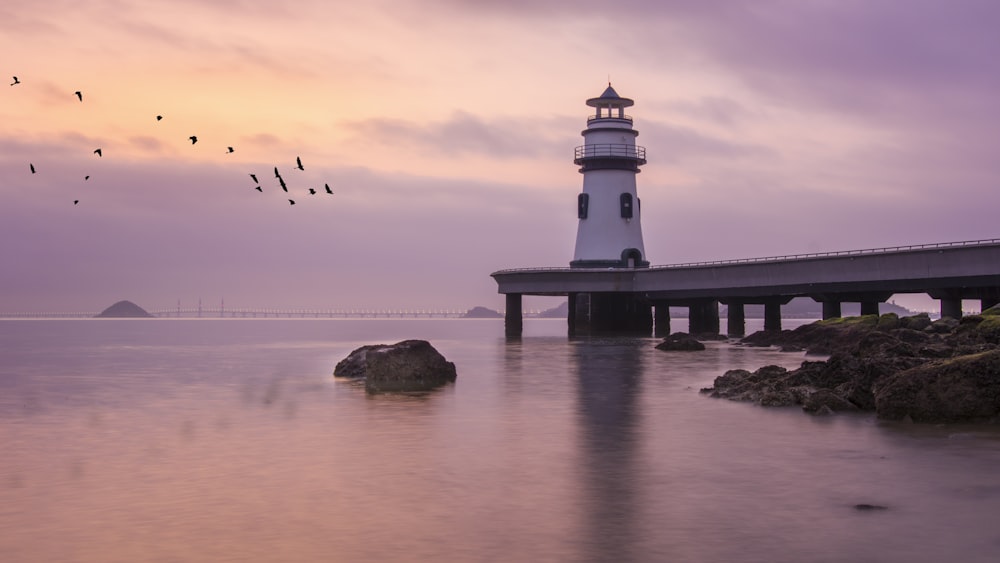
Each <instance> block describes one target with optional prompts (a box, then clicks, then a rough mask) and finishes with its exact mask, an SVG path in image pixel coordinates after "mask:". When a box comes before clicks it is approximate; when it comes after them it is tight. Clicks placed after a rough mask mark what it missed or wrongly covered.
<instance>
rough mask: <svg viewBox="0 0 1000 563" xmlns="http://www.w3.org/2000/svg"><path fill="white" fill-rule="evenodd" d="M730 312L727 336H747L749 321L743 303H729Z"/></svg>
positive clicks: (727, 316)
mask: <svg viewBox="0 0 1000 563" xmlns="http://www.w3.org/2000/svg"><path fill="white" fill-rule="evenodd" d="M727 306H728V308H729V312H728V313H727V314H726V334H727V335H728V336H732V337H737V336H746V334H747V319H746V312H745V310H744V308H743V302H742V301H730V302H729V303H727Z"/></svg>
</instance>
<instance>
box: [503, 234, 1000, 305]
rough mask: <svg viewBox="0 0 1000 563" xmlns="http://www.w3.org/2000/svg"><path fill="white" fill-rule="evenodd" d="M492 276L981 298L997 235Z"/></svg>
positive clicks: (530, 282)
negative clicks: (746, 257) (919, 243)
mask: <svg viewBox="0 0 1000 563" xmlns="http://www.w3.org/2000/svg"><path fill="white" fill-rule="evenodd" d="M492 277H493V278H494V279H495V280H496V282H497V284H498V291H499V293H502V294H523V295H569V294H571V293H604V292H609V293H617V292H624V293H636V294H642V295H644V296H645V297H646V298H647V299H649V300H651V301H671V300H685V299H702V298H710V299H719V300H726V299H740V300H744V301H746V302H753V300H755V299H758V300H759V299H765V298H776V297H797V296H811V297H814V298H817V299H820V298H822V297H823V296H827V295H841V296H844V295H850V294H862V293H872V292H876V293H886V294H893V293H929V294H931V295H932V297H933V296H935V294H944V293H947V294H948V295H949V296H950V297H959V298H963V297H964V298H979V297H982V296H983V295H984V294H988V295H995V294H996V292H997V291H998V288H1000V239H992V240H986V241H969V242H961V243H944V244H935V245H922V246H912V247H894V248H885V249H873V250H858V251H849V252H838V253H826V254H809V255H798V256H780V257H771V258H757V259H750V260H732V261H724V262H710V263H700V264H677V265H669V266H654V267H650V268H641V269H583V268H536V269H520V270H501V271H498V272H494V273H493V274H492ZM841 300H844V301H848V300H849V299H841Z"/></svg>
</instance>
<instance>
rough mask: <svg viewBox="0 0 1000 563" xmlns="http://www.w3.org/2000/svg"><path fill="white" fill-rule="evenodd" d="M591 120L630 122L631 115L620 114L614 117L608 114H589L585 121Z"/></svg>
mask: <svg viewBox="0 0 1000 563" xmlns="http://www.w3.org/2000/svg"><path fill="white" fill-rule="evenodd" d="M592 121H624V122H626V123H632V116H631V115H625V114H621V115H616V116H614V117H612V116H610V115H591V116H589V117H587V123H590V122H592Z"/></svg>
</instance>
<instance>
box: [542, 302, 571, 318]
mask: <svg viewBox="0 0 1000 563" xmlns="http://www.w3.org/2000/svg"><path fill="white" fill-rule="evenodd" d="M538 316H539V317H540V318H543V319H565V318H566V317H568V316H569V302H568V301H563V302H562V304H560V305H556V306H555V307H553V308H551V309H546V310H544V311H542V312H541V313H538Z"/></svg>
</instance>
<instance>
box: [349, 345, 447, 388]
mask: <svg viewBox="0 0 1000 563" xmlns="http://www.w3.org/2000/svg"><path fill="white" fill-rule="evenodd" d="M333 375H335V376H337V377H353V378H359V377H364V379H365V390H367V391H368V392H369V393H382V392H385V391H426V390H430V389H434V388H435V387H439V386H441V385H444V384H446V383H451V382H454V381H455V379H456V377H457V375H458V374H457V373H456V371H455V364H454V363H452V362H449V361H448V360H446V359H445V358H444V356H442V355H441V354H440V353H439V352H438V351H437V350H435V349H434V347H433V346H431V344H430V342H427V341H426V340H404V341H402V342H397V343H396V344H375V345H368V346H362V347H360V348H358V349H356V350H354V351H353V352H351V353H350V354H349V355H348V356H347V357H346V358H344V359H343V360H341V361H340V362H338V363H337V366H336V367H335V368H334V370H333Z"/></svg>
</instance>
